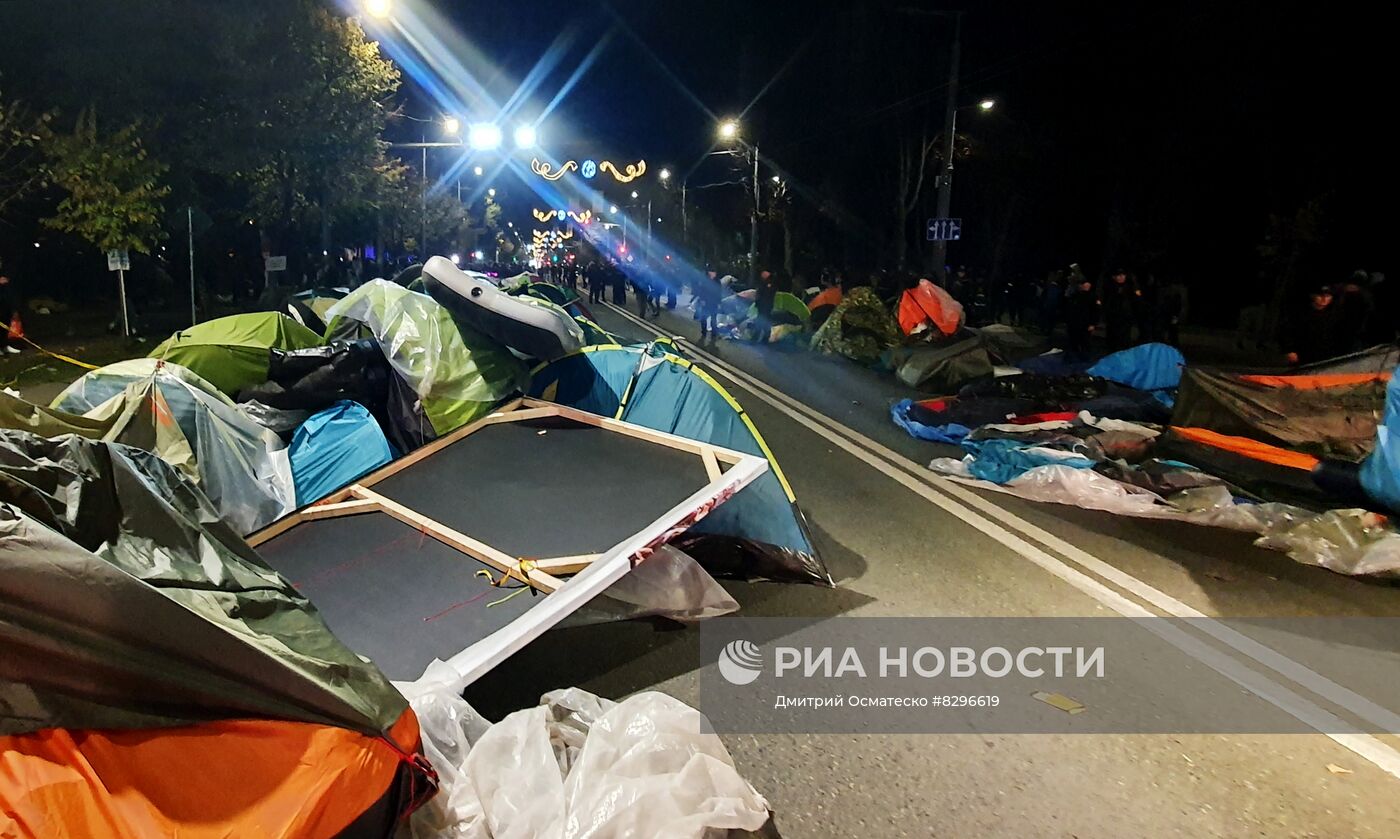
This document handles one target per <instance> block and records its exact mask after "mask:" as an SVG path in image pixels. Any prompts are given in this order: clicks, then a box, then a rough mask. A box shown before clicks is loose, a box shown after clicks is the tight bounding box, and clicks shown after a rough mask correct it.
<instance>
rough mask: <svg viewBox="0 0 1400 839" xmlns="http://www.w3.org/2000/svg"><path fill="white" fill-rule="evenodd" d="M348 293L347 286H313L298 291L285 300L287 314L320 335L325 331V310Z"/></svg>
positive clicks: (328, 309)
mask: <svg viewBox="0 0 1400 839" xmlns="http://www.w3.org/2000/svg"><path fill="white" fill-rule="evenodd" d="M349 293H350V289H348V288H313V289H310V290H307V291H299V292H297V293H296V294H294V295H292V298H291V299H290V300H288V301H287V315H288V316H290V317H291V319H292V320H294V321H296V322H297V323H299V324H301V325H302V326H304V327H306V328H307V329H310V330H311V331H312V332H315V333H316V334H317V335H320V334H322V333H324V332H325V331H326V312H328V311H330V308H331V307H332V306H334V305H335V304H336V301H338V300H341V299H343V298H344V297H345V295H347V294H349Z"/></svg>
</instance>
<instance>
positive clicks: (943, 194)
mask: <svg viewBox="0 0 1400 839" xmlns="http://www.w3.org/2000/svg"><path fill="white" fill-rule="evenodd" d="M948 14H952V15H953V50H952V56H951V58H950V59H949V66H948V106H947V108H946V109H945V110H944V112H943V133H944V135H945V137H946V139H947V141H948V142H947V144H946V146H945V148H944V150H943V151H944V155H943V174H942V176H940V177H939V179H938V217H939V218H948V214H949V213H950V212H952V203H953V152H954V150H955V149H956V148H957V132H958V67H959V64H960V63H961V58H962V56H961V53H962V12H950V13H948ZM933 258H934V266H933V270H934V271H935V272H936V273H937V274H938V278H939V280H941V281H943V282H945V283H946V282H947V279H948V270H947V269H948V243H947V242H944V241H938V242H934V243H933Z"/></svg>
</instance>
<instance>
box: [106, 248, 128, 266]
mask: <svg viewBox="0 0 1400 839" xmlns="http://www.w3.org/2000/svg"><path fill="white" fill-rule="evenodd" d="M107 270H108V271H130V270H131V255H130V254H128V253H127V252H126V251H124V250H110V251H107Z"/></svg>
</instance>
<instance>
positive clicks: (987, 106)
mask: <svg viewBox="0 0 1400 839" xmlns="http://www.w3.org/2000/svg"><path fill="white" fill-rule="evenodd" d="M996 106H997V100H995V99H983V100H982V101H981V102H978V103H977V107H979V108H981V109H982V110H984V111H990V110H991V109H993V108H995V107H996Z"/></svg>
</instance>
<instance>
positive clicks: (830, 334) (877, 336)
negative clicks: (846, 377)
mask: <svg viewBox="0 0 1400 839" xmlns="http://www.w3.org/2000/svg"><path fill="white" fill-rule="evenodd" d="M903 337H904V333H902V332H900V331H899V323H898V322H897V321H895V319H894V318H893V317H892V316H891V315H890V313H889V312H888V311H887V310H886V309H885V304H884V303H881V302H880V298H879V297H878V296H876V294H875V292H874V291H873V290H872V289H869V288H864V287H862V288H855V289H851V293H850V294H847V295H846V296H845V299H843V300H842V301H841V305H839V306H837V307H836V310H835V311H833V312H832V313H831V316H830V317H828V318H827V319H826V322H825V323H823V324H822V325H821V328H819V329H818V330H817V331H816V332H815V333H813V335H812V349H813V350H816V351H818V352H823V353H836V354H839V355H844V356H845V357H847V358H849V359H851V360H852V361H856V362H859V363H861V364H874V363H875V362H876V361H878V360H879V358H880V353H882V352H884V351H885V350H887V349H889V348H890V347H893V346H895V345H896V344H898V343H899V342H900V340H902V339H903Z"/></svg>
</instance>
